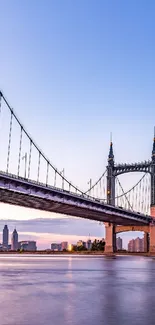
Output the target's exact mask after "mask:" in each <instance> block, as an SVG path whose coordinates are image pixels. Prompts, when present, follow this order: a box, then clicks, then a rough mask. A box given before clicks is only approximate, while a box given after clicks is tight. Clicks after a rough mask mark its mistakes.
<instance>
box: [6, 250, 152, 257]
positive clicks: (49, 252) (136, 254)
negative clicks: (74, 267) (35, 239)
mask: <svg viewBox="0 0 155 325" xmlns="http://www.w3.org/2000/svg"><path fill="white" fill-rule="evenodd" d="M0 255H50V256H55V255H56V256H60V255H71V256H72V255H74V256H99V255H100V256H101V255H102V256H105V257H116V256H144V257H153V256H154V257H155V254H150V253H140V252H139V253H128V252H116V253H105V252H102V251H94V252H92V251H91V252H88V251H83V252H51V251H42V250H40V251H39V250H38V251H35V252H32V251H25V252H16V251H10V252H9V251H8V252H7V251H6V252H5V251H1V252H0Z"/></svg>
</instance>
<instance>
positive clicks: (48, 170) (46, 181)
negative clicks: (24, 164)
mask: <svg viewBox="0 0 155 325" xmlns="http://www.w3.org/2000/svg"><path fill="white" fill-rule="evenodd" d="M48 172H49V161H47V171H46V185H48Z"/></svg>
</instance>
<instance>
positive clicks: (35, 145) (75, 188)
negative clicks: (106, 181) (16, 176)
mask: <svg viewBox="0 0 155 325" xmlns="http://www.w3.org/2000/svg"><path fill="white" fill-rule="evenodd" d="M0 96H1V97H2V99H3V101H4V103H5V104H6V106H7V107H8V109H9V110H10V113H11V121H10V132H9V145H8V157H7V173H8V170H9V157H10V145H11V131H12V119H13V117H14V119H15V120H16V122H17V124H18V125H19V126H20V128H21V127H23V131H22V132H23V133H24V134H25V135H26V137H27V138H28V139H29V141H30V155H29V170H28V179H29V177H30V164H31V149H32V148H31V147H32V146H34V148H35V149H36V150H37V151H38V152H40V156H41V157H42V158H43V160H44V161H46V162H47V163H49V167H51V168H52V169H53V170H54V173H55V180H54V183H55V185H56V175H59V176H60V177H61V178H62V175H61V172H60V171H59V170H58V169H57V168H56V167H55V166H54V165H53V164H52V163H51V162H50V160H49V159H48V158H47V157H46V156H45V154H44V153H43V152H42V150H41V149H40V148H39V147H38V145H37V144H36V143H35V141H34V140H33V139H32V137H31V136H30V134H29V133H28V132H27V131H26V129H25V127H24V126H22V124H21V122H20V120H19V118H18V117H17V115H16V114H15V112H14V111H13V110H12V108H11V106H10V105H9V103H8V101H7V99H6V98H5V97H4V95H3V93H2V92H0ZM63 179H64V182H66V183H67V184H68V186H69V187H71V188H73V189H74V190H75V191H77V192H78V193H79V194H80V195H82V196H84V195H86V193H85V192H83V191H82V190H80V189H78V187H77V186H76V185H74V184H72V183H71V182H69V181H68V179H67V178H66V177H64V176H63ZM87 196H88V195H87Z"/></svg>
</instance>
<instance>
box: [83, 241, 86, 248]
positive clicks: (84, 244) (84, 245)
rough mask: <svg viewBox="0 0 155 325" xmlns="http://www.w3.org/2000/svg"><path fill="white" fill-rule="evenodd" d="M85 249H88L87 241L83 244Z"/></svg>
mask: <svg viewBox="0 0 155 325" xmlns="http://www.w3.org/2000/svg"><path fill="white" fill-rule="evenodd" d="M82 244H83V247H84V248H86V249H87V243H86V242H85V241H83V242H82Z"/></svg>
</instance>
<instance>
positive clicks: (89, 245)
mask: <svg viewBox="0 0 155 325" xmlns="http://www.w3.org/2000/svg"><path fill="white" fill-rule="evenodd" d="M86 247H87V249H88V250H91V248H92V242H91V239H88V240H87V246H86Z"/></svg>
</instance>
